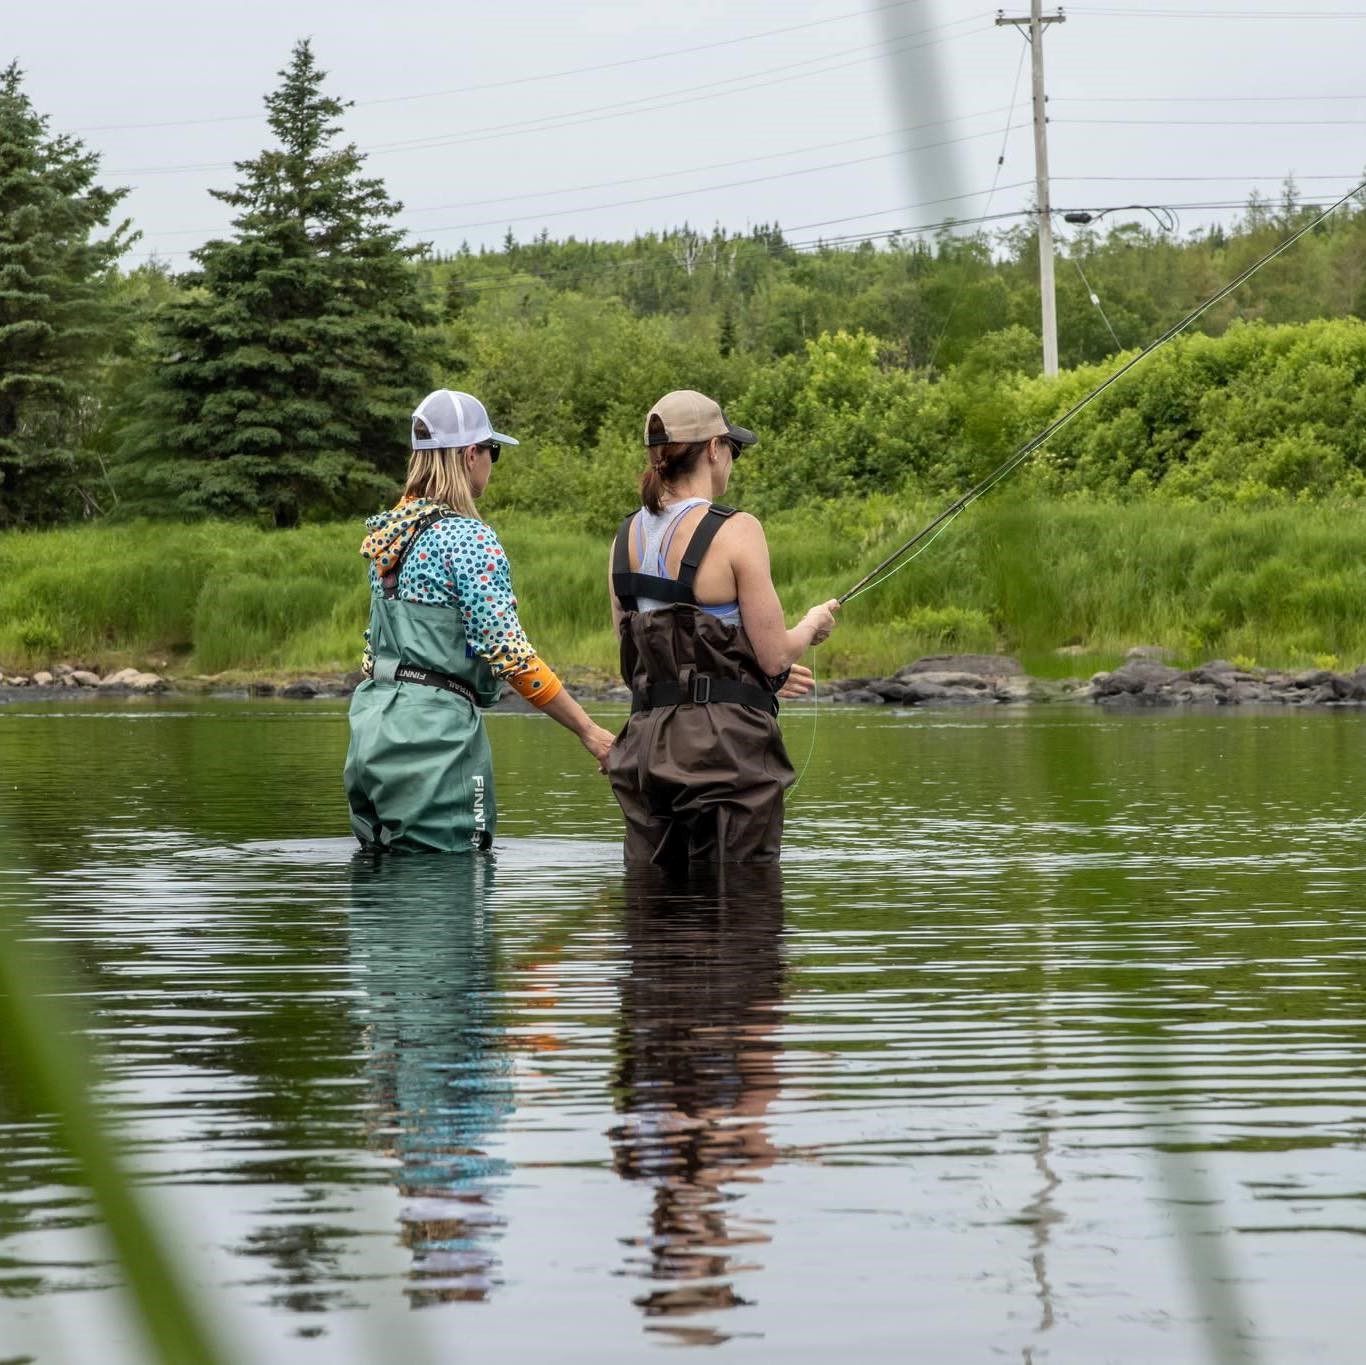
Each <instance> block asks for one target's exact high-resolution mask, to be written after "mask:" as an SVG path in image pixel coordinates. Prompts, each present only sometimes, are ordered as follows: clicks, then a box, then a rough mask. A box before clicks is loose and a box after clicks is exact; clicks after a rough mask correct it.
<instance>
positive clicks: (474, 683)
mask: <svg viewBox="0 0 1366 1365" xmlns="http://www.w3.org/2000/svg"><path fill="white" fill-rule="evenodd" d="M516 444H517V442H516V441H515V440H513V439H512V437H510V436H503V435H500V434H499V433H498V432H496V431H494V430H493V427H492V425H491V424H490V422H489V417H488V413H487V412H486V411H485V409H484V405H483V404H482V403H481V402H480V401H479V400H478V399H477V398H473V397H471V396H470V395H469V394H467V393H458V392H455V391H453V390H451V389H438V390H436V392H435V393H430V394H428V395H427V397H426V398H424V399H423V400H422V403H421V404H420V405H419V406H418V409H417V411H416V412H415V413H414V414H413V434H412V455H411V456H410V458H409V460H408V478H407V482H406V483H405V484H404V488H403V496H402V497H401V498H400V499H399V501H398V504H397V506H395V507H393V508H391V509H390V510H389V511H387V512H381V513H380V514H379V515H378V516H374V517H371V518H370V519H369V520H368V521H367V522H366V523H365V525H366V529H367V530H368V531H369V534H368V535H367V536H366V538H365V541H364V543H363V544H362V545H361V551H360V552H361V554H362V555H364V556H365V558H366V559H368V560H369V561H370V588H371V598H370V626H369V629H368V630H367V631H366V632H365V642H366V643H365V673H366V678H365V681H364V682H362V683H361V685H360V686H359V687H358V688H357V689H356V691H355V695H354V696H353V697H352V699H351V743H350V747H349V748H348V750H347V754H346V768H345V774H344V780H345V783H346V795H347V801H348V803H349V805H350V808H351V828H352V829H353V830H354V831H355V833H356V837H357V838H358V839H359V840H360V841H361V843H362V844H364V845H366V846H371V847H377V848H395V849H414V850H417V849H421V850H429V851H432V852H443V853H451V852H461V851H465V850H468V849H471V848H479V849H482V848H488V847H489V845H490V844H491V843H492V842H493V832H494V826H495V822H496V816H497V813H496V808H495V805H494V794H493V769H492V764H491V760H490V754H489V744H488V738H487V736H486V735H485V733H484V723H483V718H482V716H481V715H480V710H481V708H484V707H488V706H492V705H493V703H494V702H495V701H497V700H498V696H499V693H500V692H501V689H502V684H503V683H507V684H508V685H509V686H511V687H512V688H513V690H514V691H516V692H518V693H520V694H521V695H522V696H523V697H525V698H526V699H527V700H528V701H529V702H531V704H532V705H533V706H535V707H537V708H538V709H539V710H542V711H544V712H545V713H546V714H547V715H549V716H550V717H551V718H552V719H553V720H556V721H558V722H559V723H560V724H561V725H563V726H565V727H566V728H568V729H570V730H572V731H573V732H574V733H575V734H576V735H577V736H578V737H579V740H580V741H581V742H582V744H583V746H584V748H585V749H587V750H588V752H589V753H590V754H592V755H593V757H594V758H595V759H596V760H597V761H598V762H599V763H601V762H602V761H603V759H604V757H605V756H606V753H607V749H608V746H609V745H610V744H611V742H612V736H611V734H610V733H609V732H608V731H606V730H604V729H603V728H602V727H601V726H599V725H596V724H594V722H593V721H592V720H590V719H589V717H588V716H587V715H586V714H585V713H584V710H583V708H582V707H581V706H580V705H579V704H578V702H576V701H575V700H574V699H573V697H571V696H570V695H569V693H568V692H566V691H565V690H564V688H563V685H562V684H561V682H560V680H559V678H557V677H556V676H555V674H554V673H553V672H552V671H551V670H550V668H549V667H547V666H546V664H545V663H543V662H542V660H541V659H540V658H539V657H538V656H537V654H536V651H535V650H534V649H533V648H532V647H531V642H530V641H529V640H528V639H527V637H526V635H525V633H524V632H523V630H522V627H521V624H520V622H519V621H518V619H517V599H516V598H515V597H514V596H513V594H512V578H511V574H510V572H509V569H508V562H507V556H506V555H505V554H504V553H503V547H502V546H501V545H500V544H499V543H498V537H497V536H496V535H495V534H494V533H493V529H492V528H491V527H490V526H488V525H486V524H485V523H484V522H483V521H481V520H480V519H479V515H478V513H477V512H476V511H475V502H476V501H477V500H478V498H479V497H480V495H481V494H482V493H483V492H484V489H485V488H486V487H487V486H488V481H489V475H490V474H491V472H492V470H493V466H494V464H495V463H496V462H497V460H498V456H499V453H500V451H501V449H502V447H504V446H515V445H516Z"/></svg>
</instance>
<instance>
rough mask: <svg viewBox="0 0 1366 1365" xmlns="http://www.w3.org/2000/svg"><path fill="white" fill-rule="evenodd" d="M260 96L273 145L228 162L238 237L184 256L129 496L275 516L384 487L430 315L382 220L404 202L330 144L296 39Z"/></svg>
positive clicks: (315, 81) (326, 107)
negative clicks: (235, 177) (191, 267)
mask: <svg viewBox="0 0 1366 1365" xmlns="http://www.w3.org/2000/svg"><path fill="white" fill-rule="evenodd" d="M279 74H280V76H281V77H282V84H281V85H280V87H279V89H277V90H276V91H275V92H274V93H273V94H271V95H269V96H267V98H266V102H265V103H266V109H267V113H268V122H269V124H270V128H271V130H272V131H273V132H274V134H275V136H276V138H277V139H278V141H279V146H277V147H274V148H271V149H269V150H267V151H263V152H262V153H261V154H260V155H259V156H257V157H256V158H255V159H253V160H251V161H242V162H238V163H237V170H238V172H239V175H240V181H239V183H238V185H237V188H236V189H233V190H215V191H212V193H213V194H214V197H215V198H217V199H220V200H222V201H223V202H224V203H226V204H230V205H231V206H232V207H233V208H234V209H236V210H238V215H237V217H236V218H235V219H234V220H233V227H234V228H235V230H236V232H235V236H234V237H233V238H232V239H230V240H216V241H211V242H208V243H207V244H205V245H204V246H203V247H201V248H199V250H197V251H195V252H193V253H192V255H193V257H194V259H195V261H196V262H197V263H198V267H199V268H198V270H195V271H192V272H190V273H189V274H187V275H185V276H183V277H182V279H181V283H182V284H183V285H185V286H186V287H187V288H188V289H189V290H190V291H191V292H190V294H189V295H188V297H186V298H185V299H183V300H182V301H181V302H178V303H176V304H173V305H171V306H170V307H169V308H168V309H167V310H166V312H165V313H164V314H163V316H162V318H161V330H160V349H161V352H162V355H161V357H160V359H159V361H158V363H157V365H156V367H155V369H154V370H153V372H152V374H151V376H150V378H149V381H148V385H147V388H146V390H145V391H144V392H143V393H142V394H141V395H139V399H138V404H137V406H138V409H139V415H138V417H137V418H136V419H135V420H133V421H130V422H129V424H128V425H127V427H126V428H125V431H124V435H123V440H122V443H121V448H122V452H123V456H124V458H125V459H126V461H127V464H128V468H129V472H130V474H131V475H132V477H133V479H134V481H135V485H136V487H137V488H138V490H139V493H138V495H137V496H138V499H139V501H140V502H141V504H142V505H143V506H147V505H148V504H151V505H152V506H153V507H154V508H159V509H160V510H162V511H165V512H174V513H177V514H181V515H186V514H188V515H202V514H210V515H217V516H243V515H248V516H255V517H258V518H260V519H262V520H267V521H270V522H273V523H274V524H275V525H277V526H292V525H295V524H296V523H297V522H298V521H299V520H300V519H301V518H302V517H304V516H313V517H322V516H329V515H336V514H338V513H343V512H350V511H354V510H357V509H360V508H367V509H368V508H370V507H373V505H374V504H375V503H376V502H377V501H378V500H379V499H381V498H382V497H384V496H385V495H386V494H388V493H391V492H392V487H393V483H394V481H395V479H396V477H397V476H398V475H399V474H400V472H401V469H402V461H403V459H404V456H405V453H406V441H405V439H404V435H405V428H406V425H407V419H408V416H409V414H410V413H411V412H412V410H413V406H414V404H415V403H416V402H417V400H418V399H420V398H421V396H422V393H423V392H424V391H425V389H426V388H427V387H429V382H428V381H429V379H430V366H431V359H432V338H433V336H434V333H433V332H432V331H431V330H430V326H431V319H430V317H429V314H428V311H427V308H426V306H425V304H424V303H423V301H422V299H421V297H420V295H419V291H418V282H417V279H416V274H415V272H414V270H413V269H412V267H411V265H410V261H411V259H412V258H413V257H415V256H417V255H419V254H420V253H421V252H422V250H423V248H422V247H421V246H404V245H403V244H402V239H403V233H402V232H401V231H400V230H399V229H397V228H395V227H393V226H392V225H391V223H390V219H391V218H392V216H393V215H394V214H395V213H397V212H398V210H399V209H400V207H401V205H399V204H396V203H394V202H393V201H391V200H390V199H389V197H388V195H387V193H386V191H385V188H384V185H383V182H382V181H380V180H377V179H369V178H366V177H364V176H363V175H362V174H361V167H362V163H363V161H364V158H363V156H362V155H361V154H360V152H358V151H357V150H356V148H355V146H354V145H350V144H348V145H345V146H340V147H339V146H336V145H334V144H335V139H336V137H337V134H338V132H339V124H338V122H337V120H338V118H339V116H340V115H341V113H342V111H343V110H344V109H345V108H346V107H347V105H345V104H344V103H343V102H342V101H340V100H337V99H334V98H332V97H331V96H329V95H326V94H324V93H323V91H322V84H323V81H324V78H325V76H326V72H324V71H321V70H320V69H319V68H318V66H317V65H316V63H315V62H314V58H313V53H312V50H311V48H310V45H309V43H308V42H307V41H306V40H305V41H302V42H300V43H298V44H297V45H296V46H295V48H294V52H293V59H292V61H291V62H290V64H289V66H288V67H287V68H286V69H285V70H283V71H281V72H280V73H279Z"/></svg>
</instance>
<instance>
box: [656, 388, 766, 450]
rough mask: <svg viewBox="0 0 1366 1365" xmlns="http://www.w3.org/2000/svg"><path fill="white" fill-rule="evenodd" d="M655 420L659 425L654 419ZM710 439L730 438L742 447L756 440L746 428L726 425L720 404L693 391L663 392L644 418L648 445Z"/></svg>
mask: <svg viewBox="0 0 1366 1365" xmlns="http://www.w3.org/2000/svg"><path fill="white" fill-rule="evenodd" d="M656 417H658V418H659V422H658V424H656V423H655V420H654V419H655V418H656ZM651 427H653V428H654V430H653V431H651ZM713 436H729V437H730V439H731V440H732V441H735V442H738V443H739V444H740V445H742V446H752V445H753V444H754V443H755V442H756V441H757V440H758V439H759V438H758V437H757V436H756V435H755V434H754V433H753V432H752V431H750V430H748V428H746V427H737V426H735V425H733V424H732V423H730V422H728V421H727V420H726V414H725V413H724V412H722V411H721V405H720V404H719V403H718V402H717V401H716V400H715V399H714V398H708V397H707V395H706V394H705V393H698V392H697V390H696V389H675V390H674V391H673V393H666V394H665V395H664V397H663V398H661V399H660V400H659V402H658V403H656V404H655V405H654V407H652V408H651V409H650V411H649V414H648V415H647V417H646V418H645V444H646V445H647V446H667V445H675V444H679V445H684V444H691V443H692V442H693V441H708V440H710V439H711V438H712V437H713Z"/></svg>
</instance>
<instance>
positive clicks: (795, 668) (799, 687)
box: [778, 664, 816, 700]
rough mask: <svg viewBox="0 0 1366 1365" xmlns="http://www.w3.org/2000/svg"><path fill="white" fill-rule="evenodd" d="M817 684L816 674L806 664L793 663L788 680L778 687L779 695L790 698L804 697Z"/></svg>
mask: <svg viewBox="0 0 1366 1365" xmlns="http://www.w3.org/2000/svg"><path fill="white" fill-rule="evenodd" d="M815 685H816V677H815V674H813V673H812V672H811V670H810V669H809V668H807V666H806V665H805V664H793V665H792V670H791V672H790V673H788V675H787V681H786V682H785V683H784V684H783V685H782V686H781V687H780V688H779V689H778V696H779V697H782V698H787V699H789V700H790V699H791V698H793V697H804V696H806V695H807V693H808V692H810V691H811V689H812V688H814V687H815Z"/></svg>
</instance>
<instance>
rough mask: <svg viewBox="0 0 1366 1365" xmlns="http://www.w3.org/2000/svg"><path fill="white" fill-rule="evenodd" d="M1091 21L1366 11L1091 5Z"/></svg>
mask: <svg viewBox="0 0 1366 1365" xmlns="http://www.w3.org/2000/svg"><path fill="white" fill-rule="evenodd" d="M1077 12H1078V13H1079V14H1084V15H1086V17H1087V18H1088V19H1090V18H1092V17H1093V16H1094V17H1095V18H1097V19H1102V18H1104V19H1109V18H1133V19H1366V10H1341V9H1323V10H1298V9H1265V10H1260V9H1254V10H1248V9H1243V10H1228V9H1199V10H1182V9H1147V8H1144V9H1119V8H1115V7H1106V6H1101V7H1099V8H1095V9H1093V8H1091V7H1090V6H1089V5H1088V6H1086V7H1085V8H1083V9H1080V10H1078V11H1077Z"/></svg>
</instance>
